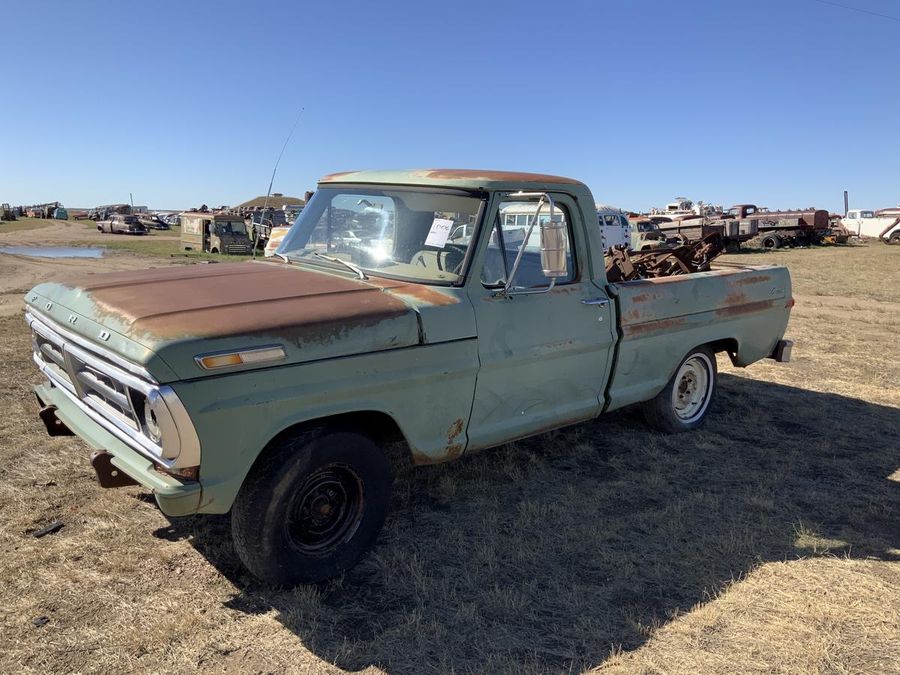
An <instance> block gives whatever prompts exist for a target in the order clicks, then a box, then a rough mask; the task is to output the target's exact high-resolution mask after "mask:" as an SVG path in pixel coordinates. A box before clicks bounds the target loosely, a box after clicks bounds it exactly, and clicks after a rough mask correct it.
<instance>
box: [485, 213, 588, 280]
mask: <svg viewBox="0 0 900 675" xmlns="http://www.w3.org/2000/svg"><path fill="white" fill-rule="evenodd" d="M536 208H537V202H502V203H501V204H500V210H499V212H498V214H497V217H496V218H495V219H494V224H493V227H492V228H491V238H490V241H489V242H488V248H487V251H486V255H485V260H484V264H483V265H482V268H481V283H482V284H484V285H485V286H490V287H498V286H503V285H504V284H505V283H506V281H507V279H508V278H509V275H510V273H511V272H512V269H513V266H514V265H515V262H516V256H517V255H518V253H519V249H521V248H524V251H523V252H522V260H521V262H520V263H519V269H518V271H517V272H516V277H515V288H540V287H542V286H546V285H547V284H548V283H549V279H547V277H545V276H544V272H543V268H542V267H541V229H540V225H539V224H536V225H535V226H534V229H533V230H532V231H531V234H530V236H528V240H527V241H526V240H525V238H526V234H527V233H528V225H529V224H530V223H531V220H532V219H533V218H534V216H535V210H536ZM556 212H557V213H561V214H562V219H563V222H564V223H565V224H566V232H567V234H568V243H567V247H566V258H567V271H568V275H567V276H566V277H565V278H563V279H557V280H556V284H557V285H559V284H566V283H571V282H573V281H575V280H576V279H577V270H576V269H575V257H574V255H573V253H572V251H573V244H572V225H571V221H570V219H569V213H568V211H567V210H566V209H565V208H564V207H561V206H559V205H557V207H556ZM538 218H539V221H538V222H539V223H540V222H547V221H549V220H550V206H549V205H548V204H544V206H543V207H542V208H541V212H540V214H538Z"/></svg>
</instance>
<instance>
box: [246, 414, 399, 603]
mask: <svg viewBox="0 0 900 675" xmlns="http://www.w3.org/2000/svg"><path fill="white" fill-rule="evenodd" d="M329 491H330V492H329ZM334 493H336V494H334ZM390 496H391V468H390V463H389V462H388V460H387V459H386V458H385V456H384V453H383V452H382V451H381V449H380V448H379V447H378V446H377V445H376V444H375V443H374V442H372V440H371V439H369V438H367V437H366V436H362V435H360V434H356V433H350V432H342V431H336V432H328V431H325V430H318V431H307V432H304V433H301V434H298V435H296V436H294V437H292V438H289V439H286V440H284V441H282V442H280V443H278V444H277V445H276V446H274V447H270V448H268V449H267V451H266V454H265V455H264V456H262V457H261V458H260V459H259V460H258V461H257V463H256V464H255V465H254V466H253V469H252V470H251V471H250V474H249V475H248V476H247V478H246V479H245V480H244V484H243V486H242V487H241V490H240V492H239V493H238V496H237V499H236V500H235V503H234V506H233V507H232V512H231V532H232V536H233V539H234V547H235V550H236V552H237V554H238V557H239V558H240V559H241V562H243V563H244V566H245V567H246V568H247V569H248V570H249V571H250V572H251V573H252V574H253V575H254V576H256V577H258V578H259V579H261V580H263V581H267V582H270V583H273V584H276V585H279V586H294V585H296V584H299V583H315V582H318V581H323V580H325V579H328V578H330V577H333V576H336V575H339V574H341V573H342V572H344V571H345V570H348V569H350V568H351V567H353V566H354V565H355V564H356V563H357V562H358V561H359V560H360V559H361V558H362V557H363V556H364V555H365V553H366V552H367V551H368V550H369V549H370V548H371V547H372V545H373V544H374V543H375V539H376V538H377V537H378V533H379V532H380V531H381V527H382V525H383V524H384V518H385V515H386V514H387V510H388V503H389V501H390ZM332 521H334V522H332ZM332 526H333V527H332ZM323 533H324V534H323ZM323 537H324V539H323ZM326 540H327V541H326Z"/></svg>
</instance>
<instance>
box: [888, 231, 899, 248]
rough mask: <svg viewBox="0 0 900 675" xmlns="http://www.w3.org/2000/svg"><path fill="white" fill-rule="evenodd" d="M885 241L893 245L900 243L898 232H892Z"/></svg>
mask: <svg viewBox="0 0 900 675" xmlns="http://www.w3.org/2000/svg"><path fill="white" fill-rule="evenodd" d="M887 243H888V244H893V245H898V244H900V232H892V233H891V236H890V237H888V240H887Z"/></svg>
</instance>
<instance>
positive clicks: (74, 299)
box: [26, 262, 460, 382]
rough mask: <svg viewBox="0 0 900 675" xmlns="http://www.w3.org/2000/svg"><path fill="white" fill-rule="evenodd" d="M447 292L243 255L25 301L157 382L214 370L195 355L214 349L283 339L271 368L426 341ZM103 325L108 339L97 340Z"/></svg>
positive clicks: (92, 280) (42, 288)
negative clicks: (430, 313)
mask: <svg viewBox="0 0 900 675" xmlns="http://www.w3.org/2000/svg"><path fill="white" fill-rule="evenodd" d="M444 290H448V291H449V290H450V289H441V290H438V289H434V288H431V287H426V286H420V285H418V284H409V283H405V282H402V281H391V280H387V279H369V280H367V281H363V280H357V279H350V278H347V277H346V276H343V275H338V274H331V273H329V272H325V271H322V272H319V271H316V270H312V269H310V268H308V267H302V266H298V265H290V266H289V265H285V264H283V263H273V262H240V263H225V264H214V265H187V266H173V267H165V268H157V269H149V270H141V271H137V272H115V273H110V274H96V275H87V276H84V277H81V278H78V279H75V280H73V281H72V282H69V283H45V284H41V285H39V286H37V287H35V288H34V289H33V290H32V291H30V292H29V293H28V295H27V296H26V303H27V304H28V305H29V306H30V311H32V312H33V313H36V314H39V315H41V316H43V317H44V318H45V319H47V318H49V319H50V320H52V321H54V322H56V323H58V324H59V325H60V326H63V327H65V329H66V330H69V331H71V332H77V333H80V334H81V335H82V336H83V337H85V338H87V339H89V340H92V341H94V342H96V343H97V344H98V345H100V346H102V347H104V348H106V349H112V350H113V351H116V352H119V353H121V354H122V355H123V356H125V357H126V358H129V359H130V360H133V361H135V362H138V363H139V364H140V365H143V366H144V367H146V368H147V369H148V370H149V371H150V372H151V374H153V375H154V376H155V377H156V378H157V379H158V380H159V381H160V382H164V381H167V380H170V379H186V378H192V377H201V376H207V375H210V374H212V372H220V371H212V372H211V371H206V370H203V369H202V368H201V367H200V366H199V365H198V364H197V363H196V362H195V357H196V356H197V355H199V354H208V353H211V352H227V351H232V350H241V349H252V348H258V347H262V346H271V345H281V346H282V347H283V348H284V350H285V353H286V359H285V360H282V361H280V362H279V363H278V365H284V364H286V363H300V362H305V361H313V360H318V359H323V358H336V357H341V356H349V355H353V354H362V353H367V352H373V351H380V350H385V349H396V348H400V347H409V346H413V345H416V344H419V343H421V342H424V341H425V338H424V335H425V333H424V330H423V328H422V325H421V310H422V309H423V308H428V307H436V306H438V305H444V304H451V303H453V304H457V303H459V301H460V298H459V297H456V296H454V295H453V294H452V292H450V293H449V294H448V293H445V292H442V291H444ZM73 317H75V318H74V319H73ZM104 331H106V332H109V333H111V335H112V337H107V338H106V339H105V342H99V341H98V340H100V339H102V338H100V337H99V335H100V333H101V332H104ZM160 361H161V363H160ZM263 365H264V366H266V365H268V366H270V365H275V364H271V363H268V364H263ZM251 367H254V366H249V365H242V366H234V367H230V368H225V369H222V371H221V372H232V371H237V370H241V369H247V368H251ZM256 367H260V366H256Z"/></svg>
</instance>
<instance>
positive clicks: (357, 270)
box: [313, 251, 369, 280]
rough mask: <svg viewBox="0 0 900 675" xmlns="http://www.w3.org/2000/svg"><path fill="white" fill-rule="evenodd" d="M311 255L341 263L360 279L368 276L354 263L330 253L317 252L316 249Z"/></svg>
mask: <svg viewBox="0 0 900 675" xmlns="http://www.w3.org/2000/svg"><path fill="white" fill-rule="evenodd" d="M313 255H314V256H316V257H317V258H322V259H323V260H327V261H328V262H336V263H340V264H341V265H343V266H344V267H346V268H347V269H348V270H350V271H352V272H354V273H355V274H356V275H357V276H358V277H359V278H360V279H364V280H365V279H368V278H369V277H367V276H366V273H365V272H363V271H362V270H361V269H360V268H359V267H357V266H356V265H354V264H353V263H352V262H348V261H346V260H342V259H341V258H336V257H334V256H332V255H325V254H324V253H319V252H318V251H313Z"/></svg>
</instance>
